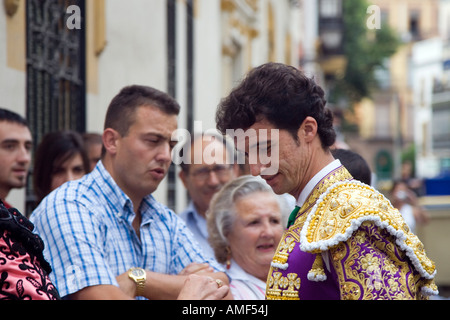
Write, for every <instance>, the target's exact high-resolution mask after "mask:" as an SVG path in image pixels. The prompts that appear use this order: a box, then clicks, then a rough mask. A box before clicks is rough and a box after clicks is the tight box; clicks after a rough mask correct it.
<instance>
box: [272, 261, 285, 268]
mask: <svg viewBox="0 0 450 320" xmlns="http://www.w3.org/2000/svg"><path fill="white" fill-rule="evenodd" d="M270 265H271V266H272V267H274V268H278V269H281V270H287V268H288V267H289V264H287V263H278V262H273V261H272V262H271V263H270Z"/></svg>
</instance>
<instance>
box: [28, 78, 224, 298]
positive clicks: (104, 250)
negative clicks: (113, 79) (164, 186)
mask: <svg viewBox="0 0 450 320" xmlns="http://www.w3.org/2000/svg"><path fill="white" fill-rule="evenodd" d="M179 109H180V107H179V105H178V103H177V102H176V101H175V100H174V99H172V98H171V97H170V96H168V95H167V94H165V93H163V92H160V91H158V90H156V89H153V88H150V87H145V86H130V87H125V88H123V89H122V90H121V92H120V93H119V94H118V95H117V96H116V97H114V99H113V100H112V101H111V104H110V105H109V108H108V111H107V114H106V119H105V126H104V132H103V151H102V159H101V161H99V162H98V164H97V166H96V168H95V169H94V170H93V171H92V172H91V173H90V174H87V175H86V176H84V177H83V178H82V179H80V180H77V181H71V182H69V183H66V184H64V185H63V186H61V187H60V188H58V189H57V190H55V191H54V192H52V193H51V194H50V195H48V196H47V197H46V198H45V199H44V200H43V201H42V202H41V204H40V205H39V207H37V208H36V210H35V211H34V212H33V213H32V216H31V221H32V222H33V223H34V225H35V228H36V229H35V230H36V232H37V233H38V234H39V235H40V236H41V238H42V239H43V240H44V243H45V251H44V256H45V258H46V259H47V260H48V261H49V262H50V264H51V266H52V269H53V272H52V281H53V283H54V284H55V286H56V287H57V289H58V291H59V293H60V296H61V297H65V298H69V299H128V298H135V297H137V296H140V297H145V298H148V299H175V298H177V296H178V294H179V293H180V290H181V288H182V287H183V285H184V283H185V281H186V279H187V278H188V275H189V273H197V274H200V275H202V276H208V277H210V280H211V281H216V283H217V292H213V293H212V294H211V296H210V297H212V298H223V297H224V296H225V295H227V297H229V296H230V294H229V292H228V290H226V289H225V288H227V286H226V285H227V284H228V278H227V276H226V275H225V274H224V273H223V272H222V269H221V267H220V266H219V265H217V263H216V262H215V261H213V260H212V261H209V260H208V259H207V258H206V256H205V255H204V253H203V252H202V250H201V249H200V247H199V246H198V244H197V242H196V241H195V240H193V236H192V234H191V233H190V231H189V230H188V229H187V227H186V225H185V224H184V222H183V221H182V220H181V219H180V218H178V216H177V215H176V214H175V213H173V212H172V211H171V210H170V209H168V208H167V207H165V206H164V205H162V204H160V203H158V202H157V201H156V200H155V199H154V198H153V196H152V195H151V194H152V193H153V192H154V191H155V190H156V188H157V187H158V185H159V183H160V182H161V180H162V179H163V178H164V177H165V175H166V173H167V170H168V169H169V166H170V164H171V150H172V148H173V147H174V145H175V144H176V141H172V139H171V136H172V133H173V132H174V131H175V130H176V129H177V116H178V113H179ZM205 263H207V264H205ZM208 265H209V266H210V267H209V268H206V267H205V266H208ZM211 267H212V268H211ZM187 270H188V271H187ZM180 273H181V274H180ZM189 282H190V281H188V283H189ZM191 282H192V281H191ZM223 284H225V286H223ZM185 291H186V290H184V292H185ZM185 296H186V295H185ZM196 297H198V296H196V295H194V296H192V298H193V299H195V298H196Z"/></svg>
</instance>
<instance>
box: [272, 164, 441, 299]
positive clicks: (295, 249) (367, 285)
mask: <svg viewBox="0 0 450 320" xmlns="http://www.w3.org/2000/svg"><path fill="white" fill-rule="evenodd" d="M435 275H436V267H435V265H434V263H433V261H431V260H430V259H429V258H428V257H427V256H426V253H425V250H424V247H423V244H422V243H421V242H420V240H419V239H418V238H417V236H416V235H414V234H413V233H411V232H410V230H409V228H408V226H407V225H406V223H405V221H404V219H403V218H402V216H401V214H400V212H399V211H398V210H397V209H395V208H393V206H392V205H391V203H390V202H389V200H387V199H386V198H385V197H384V196H383V195H382V194H380V193H379V192H378V191H376V190H375V189H373V188H372V187H370V186H368V185H365V184H363V183H361V182H358V181H356V180H353V178H352V177H351V175H350V174H349V173H348V171H347V170H346V169H345V168H344V167H342V166H341V167H339V168H337V169H335V170H333V171H332V172H330V173H329V174H328V175H327V176H326V177H325V178H324V179H322V180H321V181H320V182H319V183H318V184H317V185H316V187H315V188H314V190H313V191H312V192H311V194H310V195H309V197H308V199H307V200H306V202H305V204H304V205H303V206H302V208H301V209H300V211H299V213H298V214H297V217H296V220H295V222H294V224H293V225H292V226H290V227H289V229H287V230H286V232H285V233H284V235H283V237H282V239H281V241H280V244H279V246H278V249H277V252H276V254H275V256H274V258H273V261H272V266H271V269H270V272H269V276H268V280H267V289H266V297H267V299H424V298H427V297H428V296H430V295H433V294H437V287H436V285H435V283H434V277H435Z"/></svg>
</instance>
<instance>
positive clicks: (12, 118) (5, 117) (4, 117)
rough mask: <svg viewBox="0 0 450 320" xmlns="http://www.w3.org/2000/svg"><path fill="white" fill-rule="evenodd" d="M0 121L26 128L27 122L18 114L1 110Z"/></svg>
mask: <svg viewBox="0 0 450 320" xmlns="http://www.w3.org/2000/svg"><path fill="white" fill-rule="evenodd" d="M0 121H7V122H12V123H17V124H21V125H23V126H25V127H28V122H27V120H25V118H24V117H22V116H21V115H20V114H18V113H15V112H13V111H10V110H7V109H3V108H0Z"/></svg>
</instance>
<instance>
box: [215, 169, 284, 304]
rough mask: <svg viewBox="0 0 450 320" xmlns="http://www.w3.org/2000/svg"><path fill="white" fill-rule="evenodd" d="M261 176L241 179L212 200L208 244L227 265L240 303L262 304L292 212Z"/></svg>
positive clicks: (234, 292) (226, 186)
mask: <svg viewBox="0 0 450 320" xmlns="http://www.w3.org/2000/svg"><path fill="white" fill-rule="evenodd" d="M286 205H287V202H286V200H285V198H284V197H283V196H278V195H276V194H275V193H274V192H273V191H272V189H271V188H270V186H269V185H267V183H266V182H265V181H264V180H263V179H261V178H260V177H253V176H249V175H246V176H241V177H239V178H237V179H234V180H232V181H230V182H229V183H227V184H226V185H225V186H224V187H223V188H222V189H221V190H220V191H219V192H217V193H216V194H215V196H214V197H213V199H212V201H211V204H210V208H209V209H208V213H207V221H208V231H209V234H210V238H209V242H210V244H211V247H212V248H213V249H214V252H215V257H216V260H217V261H218V262H220V263H222V264H223V265H225V266H226V269H227V271H226V272H227V274H228V276H229V277H230V278H231V282H230V290H231V293H232V294H233V297H234V299H236V300H263V299H264V297H265V291H266V279H267V273H268V272H269V269H270V263H271V262H272V259H273V255H274V254H275V251H276V248H277V246H278V243H279V242H280V239H281V235H282V234H283V231H284V226H285V225H286V222H287V216H288V215H289V212H290V209H289V208H287V206H286Z"/></svg>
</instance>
